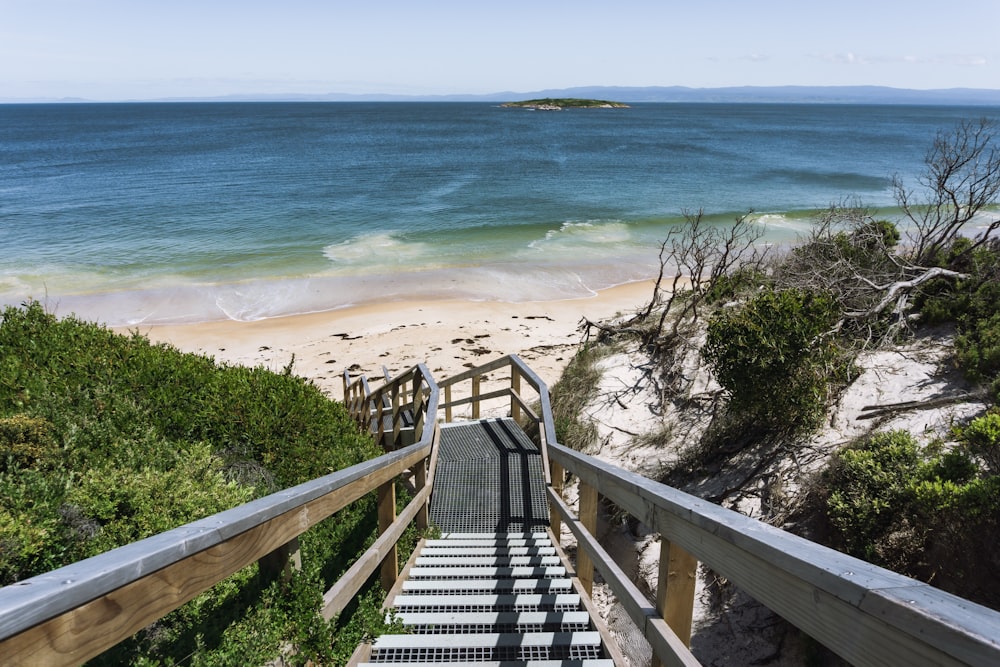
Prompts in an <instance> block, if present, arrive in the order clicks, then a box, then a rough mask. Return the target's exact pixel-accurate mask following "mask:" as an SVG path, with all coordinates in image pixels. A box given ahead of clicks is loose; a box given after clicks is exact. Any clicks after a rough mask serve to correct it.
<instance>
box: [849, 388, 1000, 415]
mask: <svg viewBox="0 0 1000 667" xmlns="http://www.w3.org/2000/svg"><path fill="white" fill-rule="evenodd" d="M982 398H983V396H982V394H981V393H977V392H962V393H960V394H952V395H950V396H934V397H932V398H927V399H924V400H922V401H903V402H902V403H883V404H881V405H866V406H864V407H863V408H861V412H862V414H860V415H858V420H859V421H860V420H862V419H875V418H877V417H883V416H886V415H893V414H896V413H899V412H907V411H909V410H930V409H931V408H938V407H941V406H942V405H952V404H955V403H971V402H974V401H978V400H982Z"/></svg>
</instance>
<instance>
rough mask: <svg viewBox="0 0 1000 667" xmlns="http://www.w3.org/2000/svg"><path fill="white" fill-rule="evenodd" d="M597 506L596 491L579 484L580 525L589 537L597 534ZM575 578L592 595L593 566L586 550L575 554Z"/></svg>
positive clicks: (588, 486) (579, 550)
mask: <svg viewBox="0 0 1000 667" xmlns="http://www.w3.org/2000/svg"><path fill="white" fill-rule="evenodd" d="M597 504H598V503H597V489H595V488H594V487H592V486H590V485H589V484H585V483H584V482H580V523H581V524H583V527H584V528H585V529H586V530H587V531H588V532H589V533H590V534H591V535H594V534H595V533H596V532H597ZM577 539H579V537H578V538H577ZM576 576H578V577H579V578H580V584H581V585H582V586H583V589H584V590H585V591H587V595H593V593H594V565H593V562H592V561H591V559H590V554H589V553H588V552H587V550H586V549H578V550H577V552H576Z"/></svg>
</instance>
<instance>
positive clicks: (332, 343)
mask: <svg viewBox="0 0 1000 667" xmlns="http://www.w3.org/2000/svg"><path fill="white" fill-rule="evenodd" d="M652 292H653V283H652V281H641V282H635V283H629V284H626V285H620V286H618V287H613V288H610V289H607V290H603V291H601V292H599V293H597V294H596V295H595V296H592V297H587V298H580V299H567V300H561V301H540V302H523V303H507V302H496V301H448V300H443V301H431V300H428V301H419V302H395V303H376V304H369V305H364V306H358V307H352V308H345V309H342V310H334V311H328V312H323V313H315V314H309V315H296V316H290V317H280V318H271V319H265V320H258V321H255V322H237V321H231V320H227V321H219V322H205V323H200V324H186V325H163V326H152V327H145V328H142V327H140V328H138V331H140V332H141V333H143V334H145V335H147V336H148V337H149V338H150V340H153V341H156V342H165V343H170V344H171V345H174V346H175V347H177V348H179V349H181V350H183V351H185V352H197V353H202V354H207V355H210V356H212V357H214V358H215V359H216V360H217V361H219V362H225V363H230V364H242V365H247V366H264V367H266V368H269V369H272V370H281V369H283V368H285V367H286V366H287V365H288V364H289V362H291V361H292V359H293V356H294V365H293V367H292V370H293V372H294V373H295V374H297V375H301V376H304V377H307V378H309V379H311V380H313V381H314V382H315V383H316V384H317V385H318V386H320V387H321V388H322V389H323V390H324V391H326V392H327V393H328V394H329V395H330V396H332V397H334V398H337V399H340V398H342V394H343V388H342V381H341V378H342V376H343V372H344V370H346V369H348V368H351V369H352V370H353V371H354V372H363V373H365V374H367V375H368V376H369V377H370V378H372V377H374V378H378V377H380V376H381V374H382V369H383V367H385V368H388V370H389V373H390V375H395V374H396V373H397V372H399V371H401V370H405V369H407V368H409V367H411V366H413V365H414V364H416V363H420V362H423V363H426V364H427V366H428V368H429V369H430V370H431V372H432V373H433V374H434V375H435V376H436V377H438V378H445V377H448V376H450V375H453V374H455V373H459V372H461V371H463V370H465V369H466V368H471V367H473V366H476V365H479V364H482V363H486V362H487V361H490V360H492V359H495V358H497V357H499V356H502V355H504V354H518V355H520V356H521V358H522V359H524V360H525V361H526V362H527V363H528V365H529V366H531V368H532V369H533V370H534V371H535V372H536V373H538V375H539V376H540V377H541V378H542V380H544V381H545V382H546V383H548V384H550V385H551V384H553V383H555V381H556V380H558V379H559V375H560V374H561V373H562V370H563V368H564V367H565V365H566V363H567V362H568V361H569V359H570V358H571V357H572V355H573V352H574V349H575V346H576V345H577V343H579V342H580V340H581V332H580V331H579V329H578V327H579V324H580V321H581V318H584V317H587V318H589V319H592V320H597V319H606V318H610V317H614V316H615V315H618V314H625V313H630V312H634V311H636V310H638V309H639V308H641V307H642V306H644V305H645V304H646V303H647V302H648V301H649V299H650V297H651V296H652ZM131 330H135V328H134V327H133V328H132V329H131Z"/></svg>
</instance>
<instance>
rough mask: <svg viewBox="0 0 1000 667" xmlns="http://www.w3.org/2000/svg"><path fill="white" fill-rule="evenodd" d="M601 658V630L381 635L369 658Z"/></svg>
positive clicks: (391, 660) (372, 659) (458, 659)
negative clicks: (599, 631)
mask: <svg viewBox="0 0 1000 667" xmlns="http://www.w3.org/2000/svg"><path fill="white" fill-rule="evenodd" d="M602 657H604V652H603V647H602V646H601V635H600V633H598V632H596V631H593V630H588V631H586V632H527V633H523V634H522V633H489V634H469V635H466V634H440V635H382V636H381V637H379V638H378V639H376V640H375V643H374V644H373V645H372V653H371V658H370V661H371V662H372V663H386V662H398V661H405V662H425V663H426V662H445V663H447V662H455V661H460V660H469V661H476V662H479V661H484V660H499V661H504V660H553V659H555V660H565V659H578V660H582V659H588V658H602Z"/></svg>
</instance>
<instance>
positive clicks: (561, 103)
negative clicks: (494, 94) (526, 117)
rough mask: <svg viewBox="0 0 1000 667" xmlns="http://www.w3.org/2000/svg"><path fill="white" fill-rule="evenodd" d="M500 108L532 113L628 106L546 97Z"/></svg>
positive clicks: (512, 103)
mask: <svg viewBox="0 0 1000 667" xmlns="http://www.w3.org/2000/svg"><path fill="white" fill-rule="evenodd" d="M500 106H502V107H508V108H511V107H512V108H518V109H531V110H533V111H562V110H563V109H628V108H629V105H627V104H624V103H622V102H609V101H607V100H585V99H579V98H576V97H567V98H554V97H546V98H544V99H540V100H525V101H523V102H505V103H503V104H501V105H500Z"/></svg>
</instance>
